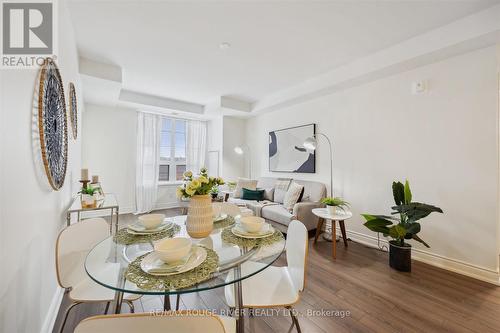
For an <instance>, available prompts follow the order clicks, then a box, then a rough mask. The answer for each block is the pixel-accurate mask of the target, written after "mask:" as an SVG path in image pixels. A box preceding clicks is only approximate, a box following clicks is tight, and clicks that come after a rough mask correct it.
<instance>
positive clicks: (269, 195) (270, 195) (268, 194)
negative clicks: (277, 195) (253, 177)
mask: <svg viewBox="0 0 500 333" xmlns="http://www.w3.org/2000/svg"><path fill="white" fill-rule="evenodd" d="M264 200H269V201H273V200H274V187H271V188H265V189H264Z"/></svg>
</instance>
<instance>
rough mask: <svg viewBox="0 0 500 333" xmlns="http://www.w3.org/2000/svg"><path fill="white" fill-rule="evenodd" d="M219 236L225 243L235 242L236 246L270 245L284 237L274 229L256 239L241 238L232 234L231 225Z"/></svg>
mask: <svg viewBox="0 0 500 333" xmlns="http://www.w3.org/2000/svg"><path fill="white" fill-rule="evenodd" d="M221 238H222V240H223V241H224V242H226V243H231V244H236V245H238V246H245V247H259V246H265V245H271V244H274V243H276V242H279V241H281V240H284V239H285V237H284V236H283V234H282V233H281V231H279V230H276V231H275V232H274V234H272V235H271V236H269V237H265V238H257V239H251V238H243V237H239V236H236V235H235V234H233V232H232V231H231V227H228V228H226V229H224V230H222V233H221Z"/></svg>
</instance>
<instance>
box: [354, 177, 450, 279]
mask: <svg viewBox="0 0 500 333" xmlns="http://www.w3.org/2000/svg"><path fill="white" fill-rule="evenodd" d="M392 194H393V196H394V202H395V203H396V206H393V207H391V208H392V210H393V211H392V213H391V214H392V215H391V216H386V215H370V214H362V216H363V217H364V218H365V220H366V222H365V224H364V225H365V226H366V227H367V228H368V229H370V230H371V231H375V232H380V233H382V234H383V235H384V236H385V237H391V238H392V240H391V241H389V265H390V266H391V267H392V268H394V269H396V270H398V271H402V272H410V271H411V245H410V244H408V243H406V242H405V240H409V239H414V240H416V241H417V242H420V243H422V244H424V246H426V247H430V246H429V245H428V244H427V243H426V242H424V241H423V240H422V239H421V238H420V237H418V236H417V234H418V233H419V232H420V229H421V226H420V223H418V222H417V221H419V220H420V219H423V218H424V217H427V216H428V215H429V214H431V213H433V212H438V213H442V212H443V211H442V210H441V208H439V207H435V206H432V205H428V204H424V203H420V202H414V201H412V194H411V190H410V183H408V181H406V182H405V184H404V185H403V184H402V183H401V182H393V183H392Z"/></svg>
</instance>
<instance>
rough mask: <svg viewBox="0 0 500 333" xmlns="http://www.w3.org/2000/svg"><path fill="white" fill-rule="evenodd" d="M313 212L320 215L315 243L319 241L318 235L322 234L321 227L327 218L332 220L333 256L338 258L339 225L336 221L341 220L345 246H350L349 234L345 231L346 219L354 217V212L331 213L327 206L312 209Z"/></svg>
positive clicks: (340, 224)
mask: <svg viewBox="0 0 500 333" xmlns="http://www.w3.org/2000/svg"><path fill="white" fill-rule="evenodd" d="M312 212H313V214H314V215H316V216H318V217H319V221H318V225H317V227H316V236H314V243H316V242H317V241H318V237H319V235H320V234H321V229H322V228H323V223H324V222H325V220H330V221H332V234H333V237H332V240H333V242H332V256H333V259H335V258H337V242H336V239H337V226H336V222H337V221H338V222H339V226H340V231H341V232H342V239H343V240H344V246H345V247H348V244H347V234H346V232H345V224H344V221H345V220H347V219H350V218H351V217H352V213H351V212H350V211H345V212H342V213H336V214H333V215H332V214H330V213H329V212H328V209H327V208H314V209H313V210H312Z"/></svg>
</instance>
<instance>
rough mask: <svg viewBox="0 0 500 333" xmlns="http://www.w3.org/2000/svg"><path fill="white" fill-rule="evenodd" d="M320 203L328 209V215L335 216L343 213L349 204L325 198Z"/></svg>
mask: <svg viewBox="0 0 500 333" xmlns="http://www.w3.org/2000/svg"><path fill="white" fill-rule="evenodd" d="M321 202H322V203H324V204H325V205H326V208H327V209H328V214H330V215H335V214H339V213H343V212H345V209H346V208H348V207H349V203H348V202H347V201H345V200H344V199H342V198H339V197H334V198H332V197H326V198H323V199H321Z"/></svg>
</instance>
